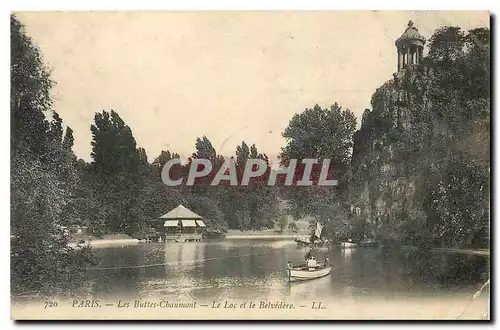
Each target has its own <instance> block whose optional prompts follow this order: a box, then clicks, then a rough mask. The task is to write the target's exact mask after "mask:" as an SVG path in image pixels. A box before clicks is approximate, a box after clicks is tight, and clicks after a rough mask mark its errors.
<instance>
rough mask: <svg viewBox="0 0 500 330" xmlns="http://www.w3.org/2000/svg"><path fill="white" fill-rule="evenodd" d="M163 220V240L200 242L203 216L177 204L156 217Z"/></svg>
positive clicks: (203, 226)
mask: <svg viewBox="0 0 500 330" xmlns="http://www.w3.org/2000/svg"><path fill="white" fill-rule="evenodd" d="M158 220H160V223H161V222H163V230H162V232H163V235H161V236H162V240H164V241H165V242H168V241H173V242H200V241H201V240H202V238H203V231H204V228H205V227H206V226H205V223H204V222H203V217H202V216H200V215H198V214H196V213H194V212H193V211H191V210H189V209H188V208H186V207H184V205H182V204H181V205H179V206H177V207H176V208H175V209H173V210H171V211H170V212H168V213H166V214H164V215H162V216H161V217H159V218H158Z"/></svg>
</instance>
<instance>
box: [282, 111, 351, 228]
mask: <svg viewBox="0 0 500 330" xmlns="http://www.w3.org/2000/svg"><path fill="white" fill-rule="evenodd" d="M355 129H356V117H355V116H354V114H353V113H352V112H351V111H350V110H348V109H346V110H344V109H342V107H341V106H339V105H338V104H337V103H335V104H333V105H332V106H331V107H330V108H329V109H322V108H321V107H320V106H318V105H315V106H314V107H313V108H312V109H306V110H305V111H304V112H302V113H300V114H296V115H294V117H293V118H292V120H291V121H290V123H289V124H288V126H287V128H286V129H285V131H284V133H283V136H284V137H285V138H286V140H287V144H286V146H285V147H284V148H283V149H282V152H281V155H280V158H281V163H282V165H284V166H286V165H287V164H288V162H289V160H290V159H298V160H299V163H300V160H302V159H306V158H315V159H319V160H320V162H321V161H322V160H323V159H330V160H331V162H330V168H331V169H333V175H331V176H330V178H329V179H332V178H336V179H338V180H339V185H338V186H318V185H313V186H307V187H304V186H289V187H285V188H284V189H283V194H284V196H285V198H286V199H287V201H288V205H289V207H288V213H289V214H291V215H292V216H293V217H294V218H297V219H298V218H302V217H305V216H312V217H314V218H315V219H319V220H320V221H321V222H323V223H328V222H332V223H334V224H335V225H334V226H331V230H333V228H334V227H337V226H338V225H339V224H341V223H343V222H344V221H345V217H344V213H345V211H344V207H345V202H344V199H345V198H346V195H345V194H344V192H345V179H344V178H345V174H346V172H347V171H348V169H349V167H350V161H351V153H352V148H353V134H354V131H355ZM297 168H299V170H298V171H297V172H298V174H299V176H301V174H302V173H303V170H301V169H300V166H297ZM316 169H317V168H316ZM320 169H321V168H320V167H319V170H320ZM317 172H318V170H316V171H315V168H314V167H313V171H312V175H311V177H312V178H313V181H314V177H317V176H318V173H317ZM329 228H330V226H329Z"/></svg>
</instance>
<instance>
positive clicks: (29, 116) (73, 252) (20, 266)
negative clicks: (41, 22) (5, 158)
mask: <svg viewBox="0 0 500 330" xmlns="http://www.w3.org/2000/svg"><path fill="white" fill-rule="evenodd" d="M11 45H12V48H11V86H12V88H11V146H12V148H11V286H12V292H13V293H14V294H15V293H19V292H23V291H27V290H40V291H42V292H49V291H52V290H55V289H56V288H57V289H65V288H67V289H71V288H72V286H73V285H74V284H75V283H77V282H78V281H79V280H81V279H82V277H83V274H84V271H83V270H84V269H85V267H86V266H87V265H89V264H91V263H92V262H93V253H92V251H91V250H90V249H89V248H77V249H73V248H71V247H70V246H68V238H67V237H66V235H65V234H64V232H63V230H62V228H63V225H65V224H67V223H69V222H71V217H72V216H73V214H74V213H73V212H72V210H73V209H74V207H75V204H74V200H73V197H74V195H75V186H76V184H77V170H76V167H75V164H76V162H75V158H76V157H75V156H74V155H73V153H72V151H71V148H72V144H73V136H72V131H71V129H70V128H67V129H66V132H65V134H64V137H63V128H62V119H61V118H60V117H59V115H58V114H57V113H56V112H54V111H52V108H51V106H52V102H51V99H50V88H51V87H52V86H53V82H52V81H51V79H50V71H49V70H48V69H47V67H46V66H45V65H44V64H43V59H42V56H41V54H40V52H39V50H38V48H37V47H36V46H35V45H34V44H33V42H32V40H31V39H30V38H29V37H28V36H26V34H25V31H24V27H23V26H22V25H21V24H20V23H19V21H17V19H16V18H15V16H11ZM47 113H48V114H51V115H52V120H51V121H48V120H47V119H46V116H45V114H47Z"/></svg>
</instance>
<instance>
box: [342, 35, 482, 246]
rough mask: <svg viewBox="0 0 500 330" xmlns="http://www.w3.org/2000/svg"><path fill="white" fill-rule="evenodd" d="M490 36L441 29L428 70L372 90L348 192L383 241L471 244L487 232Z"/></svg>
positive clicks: (431, 45)
mask: <svg viewBox="0 0 500 330" xmlns="http://www.w3.org/2000/svg"><path fill="white" fill-rule="evenodd" d="M489 38H490V33H489V30H488V29H474V30H471V31H468V32H467V33H466V32H464V31H462V30H461V29H460V28H458V27H443V28H441V29H438V30H437V31H436V32H435V33H434V35H433V36H432V37H431V38H430V40H429V53H428V56H427V57H426V58H424V60H423V66H420V67H414V68H410V69H408V70H406V71H405V72H403V73H401V74H400V75H399V77H398V78H397V79H395V80H394V81H391V82H388V83H386V84H384V85H383V86H382V87H381V88H379V89H378V90H377V91H376V92H375V93H374V96H373V98H372V104H373V111H366V112H365V114H364V115H363V121H362V124H361V128H360V130H359V131H358V132H357V133H356V134H355V136H354V143H355V145H354V155H353V162H352V175H351V189H350V190H351V193H350V194H351V198H352V201H353V202H354V203H357V204H359V205H361V207H362V209H363V210H362V214H361V217H364V218H365V219H368V220H369V221H370V223H371V224H373V223H374V221H378V220H380V221H381V226H380V228H379V229H380V230H379V231H380V233H381V234H383V236H384V237H386V238H391V239H393V240H397V241H400V242H402V243H408V244H419V245H420V244H421V245H445V246H468V245H470V244H473V243H475V242H477V241H478V240H480V239H481V238H484V237H485V236H487V228H488V222H489V189H490V186H489V180H490V174H489V172H490V153H489V150H490V139H489V136H490V95H489V90H490V82H489V79H490V78H489V77H490V41H489Z"/></svg>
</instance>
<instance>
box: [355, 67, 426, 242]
mask: <svg viewBox="0 0 500 330" xmlns="http://www.w3.org/2000/svg"><path fill="white" fill-rule="evenodd" d="M430 74H431V73H430V72H429V70H428V69H427V68H425V67H423V66H414V67H410V68H408V69H407V70H405V71H403V72H400V73H399V74H395V75H394V78H393V79H392V80H390V81H388V82H386V83H385V84H384V85H382V86H381V87H380V88H378V89H377V90H376V92H375V93H374V94H373V96H372V107H373V110H372V111H370V110H368V109H367V110H366V111H365V113H364V114H363V118H362V123H361V128H360V130H359V131H358V132H356V134H355V136H354V147H353V157H352V168H351V173H350V175H349V176H350V188H349V199H350V201H351V216H352V219H351V220H353V221H354V222H355V223H356V222H357V223H363V222H365V221H366V225H365V228H364V232H365V235H367V236H372V237H375V238H377V239H384V240H385V239H388V240H396V241H400V242H404V243H408V244H412V243H415V242H408V239H407V238H408V237H412V236H415V235H411V233H410V232H408V231H414V230H415V225H414V224H415V223H423V221H422V219H423V218H425V213H424V210H423V209H422V206H421V203H420V202H419V200H420V199H419V198H417V196H416V195H417V194H419V189H420V183H421V182H422V175H423V173H422V171H421V170H419V166H418V164H419V161H417V160H416V159H415V157H416V155H417V154H421V153H420V152H419V151H422V150H423V149H425V144H426V141H424V140H423V139H422V138H421V137H420V135H419V134H418V133H417V132H419V131H420V130H422V125H427V124H425V120H424V121H423V120H422V116H423V115H424V114H425V107H426V106H428V104H426V102H428V100H427V98H426V93H427V90H426V83H425V82H426V79H427V77H428V76H429V75H430ZM429 129H434V128H430V127H429ZM412 223H413V225H411V224H412ZM415 239H418V238H417V237H415Z"/></svg>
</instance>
